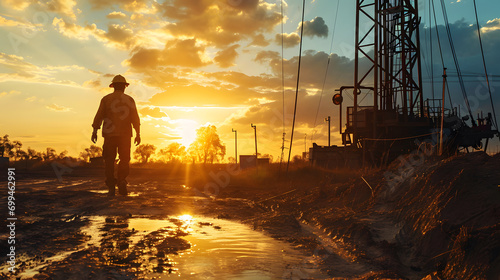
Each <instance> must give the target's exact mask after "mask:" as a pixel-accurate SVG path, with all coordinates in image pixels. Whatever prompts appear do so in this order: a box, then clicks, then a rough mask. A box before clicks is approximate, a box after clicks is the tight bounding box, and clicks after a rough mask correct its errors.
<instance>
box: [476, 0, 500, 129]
mask: <svg viewBox="0 0 500 280" xmlns="http://www.w3.org/2000/svg"><path fill="white" fill-rule="evenodd" d="M473 2H474V13H475V14H476V26H477V36H478V37H479V46H480V47H481V56H482V58H483V67H484V75H485V76H486V84H487V85H488V92H489V94H490V102H491V110H492V112H493V125H494V126H495V128H496V129H497V130H498V123H497V116H496V113H495V106H494V105H493V97H492V96H491V87H490V79H489V78H488V69H487V68H486V60H485V59H484V49H483V40H482V39H481V29H480V28H479V19H478V16H477V7H476V0H474V1H473Z"/></svg>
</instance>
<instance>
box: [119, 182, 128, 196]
mask: <svg viewBox="0 0 500 280" xmlns="http://www.w3.org/2000/svg"><path fill="white" fill-rule="evenodd" d="M118 193H119V194H120V195H127V194H128V191H127V181H125V180H121V181H120V182H118Z"/></svg>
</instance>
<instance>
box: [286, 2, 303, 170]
mask: <svg viewBox="0 0 500 280" xmlns="http://www.w3.org/2000/svg"><path fill="white" fill-rule="evenodd" d="M305 10H306V0H303V1H302V21H301V22H300V42H299V63H298V66H297V87H296V89H295V105H294V108H293V121H292V135H291V137H290V149H289V150H288V161H287V163H286V173H287V174H288V167H289V166H290V156H291V155H292V144H293V132H294V129H295V117H296V116H297V99H298V96H299V82H300V62H301V61H302V36H303V33H304V14H305Z"/></svg>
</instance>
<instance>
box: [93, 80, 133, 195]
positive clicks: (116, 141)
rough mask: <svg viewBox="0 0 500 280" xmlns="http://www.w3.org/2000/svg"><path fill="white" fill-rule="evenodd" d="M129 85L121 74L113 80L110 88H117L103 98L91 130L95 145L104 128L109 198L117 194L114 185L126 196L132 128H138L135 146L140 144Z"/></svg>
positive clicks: (104, 154) (104, 150)
mask: <svg viewBox="0 0 500 280" xmlns="http://www.w3.org/2000/svg"><path fill="white" fill-rule="evenodd" d="M128 85H129V84H128V83H127V81H126V80H125V78H124V77H123V76H121V75H117V76H115V77H114V78H113V81H112V82H111V84H110V85H109V87H112V88H114V91H113V93H110V94H108V95H106V96H104V97H103V98H102V99H101V104H100V105H99V109H98V110H97V114H96V115H95V118H94V122H93V123H92V127H93V128H94V132H93V133H92V138H91V140H92V142H94V143H96V141H97V130H99V128H100V127H101V123H103V122H104V123H103V126H102V137H104V145H103V147H102V154H103V157H104V164H105V173H106V185H107V186H108V188H109V193H108V194H109V195H110V196H114V195H115V186H116V185H117V186H118V193H119V194H121V195H127V181H126V178H127V176H128V174H129V162H130V140H131V137H132V126H133V127H134V129H135V133H136V134H135V135H136V136H135V140H134V143H135V144H136V146H137V145H139V144H140V143H141V136H140V135H141V134H140V119H139V115H138V114H137V107H136V106H135V102H134V99H133V98H132V97H130V96H129V95H126V94H125V88H126V87H127V86H128ZM117 152H118V155H119V159H120V161H119V163H118V172H117V178H115V175H114V173H115V158H116V153H117Z"/></svg>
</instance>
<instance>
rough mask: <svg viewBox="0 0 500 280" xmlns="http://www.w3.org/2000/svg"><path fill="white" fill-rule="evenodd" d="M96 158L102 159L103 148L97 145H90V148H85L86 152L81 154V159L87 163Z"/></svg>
mask: <svg viewBox="0 0 500 280" xmlns="http://www.w3.org/2000/svg"><path fill="white" fill-rule="evenodd" d="M96 157H102V148H101V147H99V146H96V145H90V147H89V148H85V150H84V151H83V152H81V153H80V158H81V159H83V160H84V161H85V162H88V161H89V160H90V159H91V158H96Z"/></svg>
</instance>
